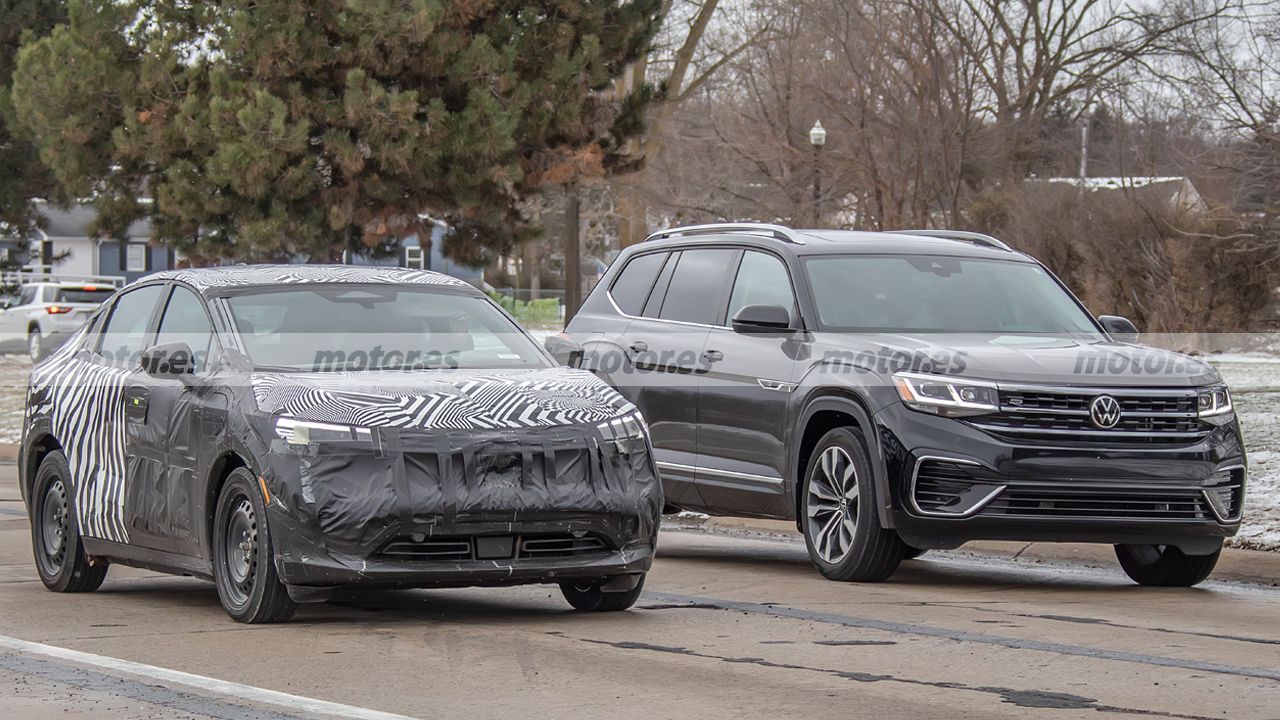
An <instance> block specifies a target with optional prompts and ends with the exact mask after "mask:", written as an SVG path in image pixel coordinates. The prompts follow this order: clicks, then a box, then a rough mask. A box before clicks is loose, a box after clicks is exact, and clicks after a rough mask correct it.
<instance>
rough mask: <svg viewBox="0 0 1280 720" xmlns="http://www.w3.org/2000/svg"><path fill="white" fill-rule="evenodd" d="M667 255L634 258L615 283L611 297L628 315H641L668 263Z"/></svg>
mask: <svg viewBox="0 0 1280 720" xmlns="http://www.w3.org/2000/svg"><path fill="white" fill-rule="evenodd" d="M666 259H667V253H650V254H648V255H641V256H639V257H636V258H633V259H632V260H631V261H630V262H628V263H627V266H626V267H624V268H622V272H621V273H619V274H618V279H617V280H615V281H613V287H611V288H610V289H609V295H610V296H611V297H612V298H613V301H614V302H615V303H617V305H618V308H619V309H621V310H622V312H624V313H626V314H627V315H639V314H640V311H642V310H643V309H644V303H645V300H648V299H649V292H650V291H651V290H653V281H654V280H655V279H656V278H657V277H658V273H659V272H660V271H661V270H662V264H663V263H664V262H666Z"/></svg>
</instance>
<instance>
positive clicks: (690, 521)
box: [662, 513, 1280, 587]
mask: <svg viewBox="0 0 1280 720" xmlns="http://www.w3.org/2000/svg"><path fill="white" fill-rule="evenodd" d="M662 527H663V529H665V530H686V531H695V532H706V533H711V534H715V535H736V536H739V537H742V536H754V537H760V538H770V539H777V540H786V541H790V542H801V537H800V533H799V532H797V531H796V525H795V523H794V522H792V521H790V520H759V519H755V518H735V517H707V516H702V515H697V514H694V513H682V514H679V515H668V516H666V517H664V518H663V520H662ZM943 552H948V553H951V554H954V555H961V556H965V557H971V558H975V559H980V558H984V557H986V558H997V559H1000V560H1004V561H1007V562H1025V563H1027V564H1028V565H1034V564H1038V563H1070V564H1074V565H1084V566H1087V567H1118V564H1117V561H1116V556H1115V551H1114V550H1112V548H1111V546H1109V545H1097V544H1091V543H1044V542H1037V543H1027V542H1004V541H995V540H975V541H973V542H969V543H966V544H964V545H963V546H961V547H960V548H958V549H956V550H947V551H943ZM926 557H927V556H926ZM1212 578H1213V579H1216V580H1232V581H1235V582H1243V583H1249V584H1253V585H1269V586H1272V587H1280V552H1267V551H1265V550H1245V549H1243V548H1233V547H1227V548H1223V550H1222V557H1221V558H1219V560H1218V566H1217V568H1215V569H1214V571H1213V576H1212Z"/></svg>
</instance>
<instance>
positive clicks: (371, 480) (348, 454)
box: [263, 427, 663, 601]
mask: <svg viewBox="0 0 1280 720" xmlns="http://www.w3.org/2000/svg"><path fill="white" fill-rule="evenodd" d="M264 455H265V457H266V458H267V462H266V467H265V469H264V472H263V476H264V482H265V485H266V489H267V491H268V493H269V494H270V496H271V500H270V501H269V503H268V506H267V511H268V514H269V516H270V528H271V533H272V541H273V544H274V546H275V554H276V567H277V569H278V571H279V573H280V576H281V580H282V581H283V582H284V583H285V585H286V586H287V587H288V588H289V592H290V594H291V595H292V596H293V597H294V598H295V599H296V600H299V601H306V600H323V599H325V598H326V597H328V596H330V595H332V594H333V593H334V592H335V591H337V590H338V589H340V588H342V587H349V586H360V587H383V588H422V587H465V586H483V585H520V584H529V583H551V582H563V581H568V580H581V581H597V580H604V579H608V578H612V577H616V576H619V575H635V574H639V573H643V572H646V571H648V569H649V566H650V564H651V563H652V561H653V552H654V547H655V545H656V542H657V531H658V522H659V519H660V516H661V509H662V504H663V499H662V489H661V485H660V483H659V482H658V478H657V474H656V470H655V468H654V466H653V462H652V458H651V455H650V452H649V450H648V448H647V445H643V446H634V445H628V446H626V448H625V449H623V447H622V446H619V445H616V444H614V443H610V442H607V439H604V438H601V437H600V436H599V435H598V433H597V431H596V429H595V428H593V427H587V428H583V427H556V428H547V429H528V430H526V429H521V430H515V431H469V432H460V431H451V432H450V431H444V432H423V431H404V432H400V431H395V430H387V429H375V431H374V432H373V433H372V438H371V439H370V440H365V441H363V442H361V441H360V440H353V441H350V442H347V441H343V442H326V443H319V444H312V445H306V446H289V445H286V444H285V443H283V441H277V442H274V443H273V445H272V447H271V448H270V451H269V452H267V453H264ZM527 541H528V542H527Z"/></svg>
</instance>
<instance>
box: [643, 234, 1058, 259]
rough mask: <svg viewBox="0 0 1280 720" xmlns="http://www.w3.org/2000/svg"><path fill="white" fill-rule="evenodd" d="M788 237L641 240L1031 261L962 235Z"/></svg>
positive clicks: (803, 252) (662, 243)
mask: <svg viewBox="0 0 1280 720" xmlns="http://www.w3.org/2000/svg"><path fill="white" fill-rule="evenodd" d="M789 235H790V237H791V238H792V239H791V240H784V239H782V238H780V237H777V236H774V235H770V234H768V233H764V232H747V231H733V232H729V231H726V232H723V233H710V232H709V233H705V234H704V233H699V234H697V235H674V236H672V237H663V238H654V239H651V240H647V241H645V242H644V243H641V244H640V245H639V246H638V247H637V252H638V251H640V250H641V249H648V248H655V249H656V248H659V247H663V248H667V249H670V248H673V247H686V246H692V245H696V244H712V245H714V244H720V243H731V244H738V245H741V244H747V245H754V246H756V247H767V248H773V249H776V250H781V251H784V252H789V253H791V254H794V255H844V254H849V255H947V256H954V257H972V258H990V259H997V260H1014V261H1018V262H1034V261H1033V260H1032V259H1031V258H1030V257H1028V256H1027V255H1024V254H1022V253H1020V252H1018V251H1016V250H1007V249H1004V248H1000V247H991V246H988V245H983V244H979V243H976V242H971V241H967V240H963V239H955V238H946V237H931V236H925V235H912V234H907V233H905V232H904V233H895V232H873V231H869V230H790V231H789Z"/></svg>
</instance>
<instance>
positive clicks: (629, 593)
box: [560, 575, 645, 612]
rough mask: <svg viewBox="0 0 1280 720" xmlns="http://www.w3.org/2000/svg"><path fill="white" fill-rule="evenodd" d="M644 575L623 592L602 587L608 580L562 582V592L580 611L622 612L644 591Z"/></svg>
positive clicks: (633, 603)
mask: <svg viewBox="0 0 1280 720" xmlns="http://www.w3.org/2000/svg"><path fill="white" fill-rule="evenodd" d="M644 578H645V576H644V575H641V576H640V578H639V579H638V580H636V586H635V587H633V588H631V589H630V590H623V591H621V592H605V591H604V590H603V589H601V586H602V585H604V584H605V583H606V582H608V581H607V580H604V581H601V582H597V583H592V584H589V585H578V584H576V583H561V584H560V592H561V593H563V594H564V599H565V600H567V601H569V604H570V605H572V606H573V609H574V610H578V611H580V612H620V611H622V610H626V609H628V608H630V607H631V606H632V605H635V604H636V601H637V600H639V599H640V594H641V593H643V592H644Z"/></svg>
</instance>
